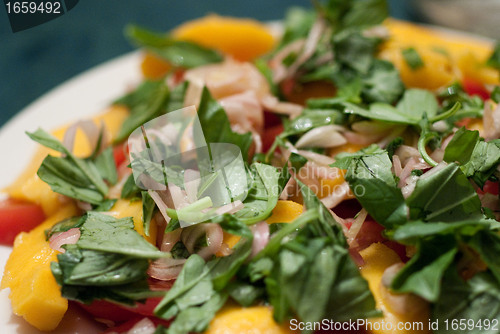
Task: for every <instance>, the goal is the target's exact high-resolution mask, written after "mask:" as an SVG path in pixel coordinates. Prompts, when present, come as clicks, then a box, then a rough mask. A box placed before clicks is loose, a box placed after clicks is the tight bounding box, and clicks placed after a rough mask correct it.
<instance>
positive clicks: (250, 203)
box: [235, 163, 280, 224]
mask: <svg viewBox="0 0 500 334" xmlns="http://www.w3.org/2000/svg"><path fill="white" fill-rule="evenodd" d="M250 175H251V178H252V181H251V185H250V189H249V191H248V195H247V197H246V198H245V200H244V201H243V204H244V207H243V209H241V210H239V211H238V212H236V213H235V217H236V218H238V219H239V220H241V221H243V222H244V223H246V224H254V223H257V222H259V221H262V220H264V219H266V218H267V217H269V216H270V215H271V213H272V210H273V209H274V207H275V206H276V203H278V197H279V195H280V194H279V185H278V181H279V177H280V173H279V172H278V171H277V169H276V168H275V167H273V166H270V165H265V164H261V163H254V164H252V166H251V167H250Z"/></svg>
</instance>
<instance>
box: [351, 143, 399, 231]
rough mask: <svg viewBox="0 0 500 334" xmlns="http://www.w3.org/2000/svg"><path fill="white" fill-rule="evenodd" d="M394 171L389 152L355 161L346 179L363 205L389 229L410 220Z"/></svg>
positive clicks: (374, 154) (359, 158)
mask: <svg viewBox="0 0 500 334" xmlns="http://www.w3.org/2000/svg"><path fill="white" fill-rule="evenodd" d="M391 168H392V162H391V160H390V159H389V156H388V154H387V152H385V151H383V152H376V153H373V154H371V155H365V156H361V157H357V158H354V159H352V160H351V161H350V164H349V168H348V170H347V174H346V176H345V179H346V180H347V182H349V186H350V188H351V190H352V191H353V192H354V195H355V196H356V198H357V199H358V201H359V202H360V203H361V205H362V206H363V207H364V208H365V209H366V210H367V211H368V213H369V214H370V215H371V216H372V217H373V219H375V221H376V222H378V223H380V224H382V225H384V226H385V227H394V226H397V225H401V224H402V223H404V222H406V220H407V218H406V205H405V200H404V197H403V194H402V193H401V190H400V189H399V188H398V187H397V186H396V182H395V180H394V175H393V174H392V172H391Z"/></svg>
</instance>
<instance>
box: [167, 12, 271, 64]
mask: <svg viewBox="0 0 500 334" xmlns="http://www.w3.org/2000/svg"><path fill="white" fill-rule="evenodd" d="M172 35H173V36H174V37H175V38H177V39H179V40H186V41H191V42H194V43H197V44H199V45H202V46H205V47H208V48H213V49H216V50H219V51H221V52H222V53H224V54H227V55H230V56H232V57H233V58H235V59H236V60H240V61H250V60H252V59H255V58H256V57H258V56H261V55H263V54H265V53H267V52H269V51H270V50H271V48H272V47H273V46H274V42H275V41H274V37H273V36H272V34H271V33H270V31H269V29H268V28H267V27H266V26H265V25H264V24H262V23H260V22H258V21H255V20H252V19H241V18H232V17H222V16H218V15H209V16H206V17H202V18H200V19H196V20H193V21H189V22H186V23H184V24H182V25H180V26H179V27H178V28H176V29H175V30H174V31H173V32H172Z"/></svg>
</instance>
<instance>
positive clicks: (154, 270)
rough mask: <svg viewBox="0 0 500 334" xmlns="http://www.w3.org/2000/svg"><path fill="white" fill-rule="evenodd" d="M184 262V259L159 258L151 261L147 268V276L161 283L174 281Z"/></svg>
mask: <svg viewBox="0 0 500 334" xmlns="http://www.w3.org/2000/svg"><path fill="white" fill-rule="evenodd" d="M185 262H186V260H185V259H172V258H161V259H158V260H155V261H153V262H152V263H151V264H150V265H149V268H148V275H149V276H150V277H152V278H155V279H157V280H161V281H170V280H173V279H176V278H177V276H179V273H180V272H181V270H182V267H183V266H184V263H185Z"/></svg>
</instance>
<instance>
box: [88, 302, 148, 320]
mask: <svg viewBox="0 0 500 334" xmlns="http://www.w3.org/2000/svg"><path fill="white" fill-rule="evenodd" d="M79 305H80V306H81V308H83V309H84V310H85V311H87V312H88V313H89V314H90V315H92V316H93V317H94V318H98V319H106V320H111V321H114V322H117V323H122V322H125V321H128V320H130V319H133V318H136V317H137V316H138V315H137V314H136V313H135V312H132V311H130V310H127V309H125V308H122V307H120V306H119V305H118V304H114V303H112V302H109V301H107V300H94V301H93V302H92V303H91V304H90V305H86V304H79Z"/></svg>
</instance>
